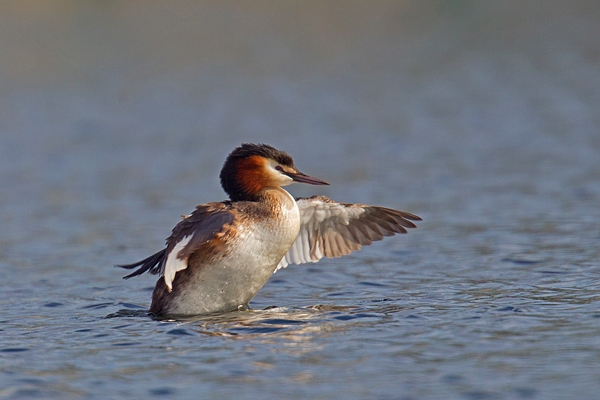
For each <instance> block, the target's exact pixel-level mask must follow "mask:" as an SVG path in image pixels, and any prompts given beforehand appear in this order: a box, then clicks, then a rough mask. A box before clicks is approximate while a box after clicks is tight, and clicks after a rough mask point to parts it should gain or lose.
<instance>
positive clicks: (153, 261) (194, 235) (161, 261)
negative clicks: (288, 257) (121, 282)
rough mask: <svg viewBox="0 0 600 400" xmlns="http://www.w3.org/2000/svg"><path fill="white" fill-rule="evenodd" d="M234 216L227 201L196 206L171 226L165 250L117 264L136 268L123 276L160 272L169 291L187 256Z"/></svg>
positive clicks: (225, 227) (227, 223) (185, 262)
mask: <svg viewBox="0 0 600 400" xmlns="http://www.w3.org/2000/svg"><path fill="white" fill-rule="evenodd" d="M234 218H235V216H234V214H233V213H232V212H231V211H230V210H229V207H228V203H227V202H224V203H208V204H203V205H200V206H198V207H196V210H194V212H193V213H192V214H190V215H189V216H185V217H184V219H183V220H182V221H181V222H180V223H178V224H177V225H176V226H175V228H173V232H172V233H171V236H169V237H168V238H167V248H166V249H163V250H161V251H159V252H157V253H155V254H153V255H152V256H150V257H148V258H146V259H144V260H142V261H139V262H137V263H134V264H129V265H119V267H122V268H127V269H133V268H136V267H140V268H139V269H137V270H136V271H134V272H133V273H131V274H129V275H127V276H125V279H127V278H131V277H132V276H136V275H140V274H143V273H144V272H147V271H148V272H150V273H152V274H159V273H160V274H163V276H164V279H165V284H166V285H167V287H168V288H169V291H170V290H171V289H172V283H173V279H175V274H176V273H177V271H181V270H183V269H186V268H187V266H188V259H189V258H190V256H191V255H192V254H194V253H195V252H196V251H197V250H199V249H200V247H201V246H202V245H204V244H206V243H207V242H208V241H210V240H211V239H213V238H214V237H215V236H216V235H217V234H218V233H219V232H222V231H224V230H226V229H227V228H228V227H229V225H230V224H231V223H233V221H234Z"/></svg>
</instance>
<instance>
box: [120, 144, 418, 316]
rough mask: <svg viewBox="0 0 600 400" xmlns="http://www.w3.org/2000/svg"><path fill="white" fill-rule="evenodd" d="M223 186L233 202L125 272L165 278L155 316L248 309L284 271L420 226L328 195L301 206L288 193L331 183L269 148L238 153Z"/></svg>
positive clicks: (188, 225)
mask: <svg viewBox="0 0 600 400" xmlns="http://www.w3.org/2000/svg"><path fill="white" fill-rule="evenodd" d="M220 179H221V186H222V187H223V189H224V190H225V192H226V193H227V194H228V195H229V199H230V200H228V201H223V202H214V203H207V204H202V205H199V206H197V207H196V210H194V212H192V213H191V214H190V215H187V216H182V218H183V220H182V221H181V222H179V223H178V224H177V225H176V226H175V228H173V232H172V233H171V236H169V237H168V238H167V245H166V248H164V249H162V250H160V251H159V252H157V253H155V254H153V255H151V256H150V257H148V258H146V259H144V260H142V261H139V262H137V263H134V264H128V265H118V267H121V268H126V269H134V268H138V269H137V270H135V271H134V272H133V273H131V274H129V275H127V276H125V277H124V279H128V278H131V277H133V276H137V275H140V274H142V273H144V272H150V273H151V274H160V275H161V277H160V278H159V279H158V281H157V282H156V286H155V288H154V292H153V293H152V305H151V306H150V313H151V314H153V315H155V316H165V315H195V314H205V313H213V312H225V311H233V310H239V309H244V308H246V307H247V306H248V303H249V302H250V300H252V298H253V297H254V296H255V295H256V293H257V292H258V291H259V290H260V289H261V288H262V287H263V285H264V284H265V283H266V282H267V281H268V280H269V278H270V277H271V275H273V273H274V272H275V271H277V270H278V269H281V268H285V267H286V266H287V265H288V264H303V263H307V262H316V261H319V260H320V259H321V258H323V257H329V258H332V257H341V256H343V255H346V254H350V253H351V252H353V251H356V250H359V249H360V248H361V247H362V246H365V245H369V244H371V243H372V242H373V241H377V240H381V239H383V237H384V236H391V235H394V234H396V233H406V229H405V228H416V225H415V224H414V223H412V222H411V221H420V220H421V218H419V217H418V216H416V215H414V214H410V213H407V212H404V211H398V210H393V209H391V208H385V207H377V206H369V205H365V204H348V203H338V202H336V201H333V200H331V199H329V198H328V197H325V196H313V197H309V198H297V199H294V198H293V197H292V196H291V195H290V194H289V193H288V192H287V191H285V190H284V189H282V188H281V186H286V185H289V184H291V183H294V182H302V183H308V184H311V185H328V183H327V182H325V181H323V180H321V179H317V178H313V177H311V176H308V175H306V174H303V173H302V172H300V171H298V169H296V167H295V166H294V162H293V160H292V157H290V156H289V155H288V154H287V153H285V152H283V151H280V150H277V149H275V148H273V147H271V146H269V145H266V144H248V143H244V144H242V145H241V146H240V147H238V148H236V149H234V150H233V151H232V152H231V154H229V156H228V157H227V159H226V161H225V164H224V165H223V169H222V170H221V174H220Z"/></svg>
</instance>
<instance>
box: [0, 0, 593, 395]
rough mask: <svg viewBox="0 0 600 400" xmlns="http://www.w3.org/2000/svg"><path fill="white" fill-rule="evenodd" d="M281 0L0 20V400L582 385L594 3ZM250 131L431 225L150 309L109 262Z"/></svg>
mask: <svg viewBox="0 0 600 400" xmlns="http://www.w3.org/2000/svg"><path fill="white" fill-rule="evenodd" d="M44 4H48V3H44ZM61 4H62V3H61ZM282 4H283V3H282ZM286 4H287V5H286V6H284V5H275V4H273V3H268V4H267V3H264V4H263V3H254V4H252V5H237V4H228V5H223V4H222V3H214V4H213V3H210V2H207V3H202V4H198V3H195V2H191V3H189V4H186V3H181V4H179V5H177V6H170V8H169V9H168V10H167V9H165V8H164V7H162V6H161V5H160V4H150V5H148V3H144V6H142V5H139V4H136V3H133V2H126V3H125V2H123V3H119V2H116V3H114V2H113V3H86V4H68V5H65V4H62V5H60V6H59V4H58V3H57V4H54V6H51V5H48V6H44V5H41V4H40V5H30V6H25V5H21V4H19V5H13V6H10V7H9V6H7V9H6V10H5V11H4V12H3V13H2V16H1V17H0V18H1V19H2V23H1V24H0V36H1V37H2V40H1V41H0V46H2V47H1V48H0V50H1V51H0V52H1V53H2V54H3V57H2V61H0V184H1V187H2V188H3V190H2V191H0V207H1V209H2V213H1V214H0V226H2V228H3V229H2V231H1V233H0V271H1V272H2V276H3V279H2V283H1V284H0V286H1V291H0V305H1V309H2V311H1V312H0V321H1V324H0V330H1V333H0V397H1V398H119V397H128V398H149V397H156V398H161V397H163V398H169V397H177V398H198V397H200V398H209V397H240V396H243V397H245V398H265V397H271V398H298V397H304V398H325V399H326V398H374V399H388V398H397V399H411V398H412V399H416V398H444V399H448V398H456V399H552V398H556V399H559V398H595V397H597V393H598V391H599V390H600V373H599V372H598V371H599V370H598V365H599V363H600V311H599V309H598V305H599V304H600V295H599V293H600V284H599V279H598V278H599V277H600V264H599V262H598V260H599V259H600V257H599V256H600V229H599V226H600V210H599V207H598V205H599V204H600V172H599V171H600V133H599V132H600V113H599V107H598V105H599V104H600V95H599V93H600V69H599V68H598V67H599V64H600V58H599V57H598V55H599V54H600V48H599V47H598V41H597V36H598V35H597V34H598V27H600V20H599V16H600V12H598V11H600V10H598V5H597V2H592V1H589V2H586V1H580V2H572V3H569V5H568V6H563V5H561V4H560V3H558V2H556V3H554V2H546V1H544V2H542V1H539V2H527V4H526V5H523V4H521V3H520V2H514V3H511V2H502V3H498V2H492V1H483V2H477V3H475V2H470V1H452V2H436V1H427V2H418V3H414V4H413V3H408V2H407V3H404V2H391V3H385V2H381V3H378V5H377V6H375V5H369V6H367V5H366V3H361V2H357V3H349V4H347V5H346V6H345V7H343V8H342V7H340V5H339V4H338V3H333V2H332V3H324V4H323V3H321V2H319V3H306V2H303V3H286ZM242 141H254V142H266V143H269V144H272V145H274V146H276V147H279V148H281V149H284V150H287V151H288V152H289V153H291V154H292V156H293V157H294V159H295V161H296V165H297V166H298V167H299V168H300V169H301V170H302V171H304V172H306V173H308V174H311V175H314V176H318V177H320V178H323V179H326V180H327V181H329V182H331V183H332V185H331V186H329V187H318V188H317V187H308V186H304V187H302V186H300V185H296V186H295V187H292V188H291V189H290V190H291V191H292V192H293V194H295V195H298V196H306V195H312V194H325V195H328V196H330V197H332V198H334V199H336V200H340V201H346V202H364V203H371V204H379V205H385V206H389V207H394V208H399V209H402V210H405V211H409V212H413V213H415V214H418V215H420V216H421V217H423V219H424V221H423V222H421V223H420V224H419V228H418V229H417V230H413V231H411V232H410V233H409V234H408V235H402V236H397V237H393V238H388V239H387V240H385V241H383V242H381V243H377V244H374V245H372V246H370V247H368V248H365V249H363V250H362V251H361V252H358V253H355V254H353V255H351V256H348V257H345V258H341V259H335V260H322V261H321V262H319V263H317V264H309V265H302V266H290V267H288V268H287V269H285V270H283V271H280V272H277V273H276V274H275V275H274V276H273V278H272V279H271V281H270V282H269V283H268V284H267V285H266V286H265V287H264V288H263V290H262V291H261V292H259V294H258V296H257V297H256V298H255V299H254V301H253V302H252V303H251V306H252V310H249V311H245V312H236V313H230V314H225V315H217V316H207V317H202V318H192V319H190V320H185V321H162V322H158V321H154V320H152V319H150V318H148V317H147V316H146V314H145V310H146V309H147V307H148V306H149V302H150V295H151V290H152V287H153V284H154V280H155V278H154V277H151V276H144V277H140V278H136V279H132V280H129V281H123V280H121V276H122V275H123V274H124V271H121V270H117V269H114V268H113V267H112V265H113V264H118V263H127V262H132V261H135V260H138V259H140V258H142V257H145V256H147V255H149V254H151V253H152V252H154V251H157V250H158V249H159V248H160V247H161V246H162V244H163V243H164V238H165V237H166V236H167V235H168V234H169V231H170V229H171V227H172V226H173V225H174V224H175V223H176V222H177V221H178V220H179V215H180V214H184V213H187V212H189V211H190V210H192V209H193V207H194V206H195V205H196V204H199V203H203V202H207V201H215V200H220V199H223V197H224V195H223V193H222V191H221V190H220V188H219V185H218V180H217V176H218V171H219V169H220V167H221V164H222V162H223V160H224V158H225V156H226V155H227V154H228V152H229V151H230V150H231V149H232V148H233V147H234V146H236V145H238V144H239V143H240V142H242Z"/></svg>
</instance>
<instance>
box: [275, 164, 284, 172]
mask: <svg viewBox="0 0 600 400" xmlns="http://www.w3.org/2000/svg"><path fill="white" fill-rule="evenodd" d="M275 169H276V170H277V171H279V172H283V168H281V165H277V166H276V167H275Z"/></svg>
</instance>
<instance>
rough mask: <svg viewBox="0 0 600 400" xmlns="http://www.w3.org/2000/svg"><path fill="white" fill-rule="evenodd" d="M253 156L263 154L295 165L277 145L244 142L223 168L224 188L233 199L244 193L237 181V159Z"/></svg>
mask: <svg viewBox="0 0 600 400" xmlns="http://www.w3.org/2000/svg"><path fill="white" fill-rule="evenodd" d="M251 156H261V157H265V158H268V159H272V160H275V161H277V162H278V163H279V164H281V165H285V166H289V167H293V166H294V161H293V160H292V157H291V156H290V155H289V154H287V153H286V152H285V151H281V150H277V149H276V148H275V147H272V146H269V145H268V144H262V143H260V144H254V143H242V145H241V146H240V147H237V148H235V149H234V150H233V151H232V152H231V153H230V154H229V156H227V159H226V160H225V164H224V165H223V168H222V169H221V174H220V176H219V177H220V179H221V186H222V187H223V190H225V192H227V194H228V195H229V198H230V199H231V200H234V201H235V200H239V199H240V198H241V196H242V195H243V193H241V192H240V190H241V187H240V186H239V184H238V183H239V182H237V181H236V180H237V176H236V173H237V165H236V164H237V161H239V160H241V159H244V158H248V157H251Z"/></svg>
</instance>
